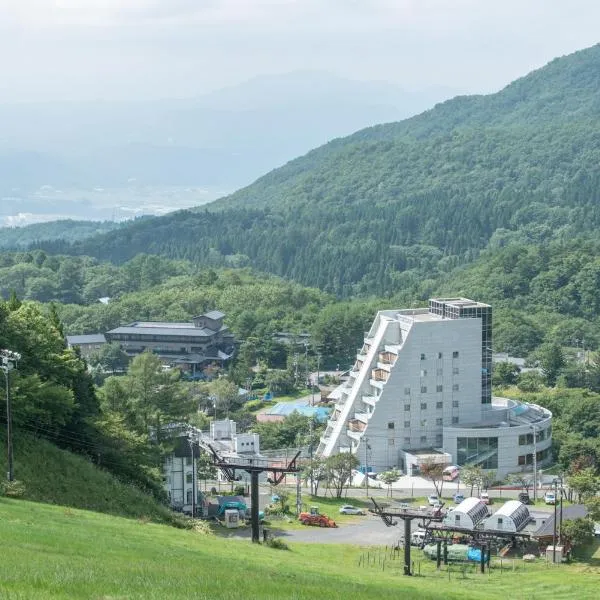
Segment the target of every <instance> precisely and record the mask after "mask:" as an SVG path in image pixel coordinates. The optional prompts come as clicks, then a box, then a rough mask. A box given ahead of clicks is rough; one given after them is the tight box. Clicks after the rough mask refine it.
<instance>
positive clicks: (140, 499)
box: [0, 430, 174, 523]
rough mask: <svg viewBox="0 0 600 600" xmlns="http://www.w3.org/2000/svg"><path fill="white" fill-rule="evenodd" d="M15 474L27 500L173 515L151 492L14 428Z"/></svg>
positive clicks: (1, 434) (163, 518)
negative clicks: (21, 484)
mask: <svg viewBox="0 0 600 600" xmlns="http://www.w3.org/2000/svg"><path fill="white" fill-rule="evenodd" d="M5 439H6V438H5V431H3V430H2V431H0V443H1V444H2V446H1V447H2V449H3V450H2V452H0V473H6V470H7V467H6V452H4V448H5ZM14 472H15V478H16V479H18V480H19V481H23V482H24V483H25V486H26V495H25V497H26V498H27V499H28V500H35V501H38V502H45V503H48V504H60V505H64V506H71V507H75V508H86V509H89V510H95V511H98V512H105V513H110V514H114V515H121V516H125V517H144V518H147V519H151V520H153V521H158V522H165V523H169V522H172V521H173V518H174V517H173V514H172V513H171V511H170V510H168V509H167V508H166V507H164V506H162V505H160V504H159V503H158V502H156V501H155V500H154V499H153V498H152V497H151V496H149V495H147V494H145V493H143V492H142V491H140V490H139V489H138V488H136V487H134V486H133V485H127V484H125V483H122V482H121V481H119V480H118V479H116V478H115V477H114V476H113V475H111V474H110V473H108V472H107V471H103V470H102V469H99V468H98V467H96V466H94V465H93V464H91V463H90V462H89V461H87V460H85V458H83V457H81V456H78V455H76V454H72V453H70V452H67V451H66V450H61V449H60V448H57V447H56V446H54V445H52V444H51V443H49V442H48V441H46V440H42V439H38V438H36V437H34V436H32V435H29V434H25V433H22V432H19V431H17V432H15V436H14Z"/></svg>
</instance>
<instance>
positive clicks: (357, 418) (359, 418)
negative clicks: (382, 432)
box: [353, 412, 369, 425]
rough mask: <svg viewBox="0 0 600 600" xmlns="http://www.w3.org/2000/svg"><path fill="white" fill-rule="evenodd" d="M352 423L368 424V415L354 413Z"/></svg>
mask: <svg viewBox="0 0 600 600" xmlns="http://www.w3.org/2000/svg"><path fill="white" fill-rule="evenodd" d="M353 420H354V421H357V422H360V423H364V424H365V425H366V424H367V423H368V422H369V414H368V413H359V412H357V413H354V419H353Z"/></svg>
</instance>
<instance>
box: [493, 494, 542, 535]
mask: <svg viewBox="0 0 600 600" xmlns="http://www.w3.org/2000/svg"><path fill="white" fill-rule="evenodd" d="M530 520H531V516H530V515H529V509H528V508H527V507H526V506H525V505H524V504H523V503H522V502H519V501H518V500H509V501H508V502H505V503H504V504H503V505H502V506H501V507H500V509H499V510H497V511H496V512H495V513H494V514H493V515H492V516H491V517H488V518H487V519H486V520H485V521H484V523H483V528H484V529H485V530H486V531H504V532H508V533H518V532H519V531H521V529H523V527H525V525H527V523H529V521H530Z"/></svg>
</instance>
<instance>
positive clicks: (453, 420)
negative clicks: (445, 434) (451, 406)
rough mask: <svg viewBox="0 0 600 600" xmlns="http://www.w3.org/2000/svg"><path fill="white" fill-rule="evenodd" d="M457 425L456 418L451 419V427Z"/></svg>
mask: <svg viewBox="0 0 600 600" xmlns="http://www.w3.org/2000/svg"><path fill="white" fill-rule="evenodd" d="M457 423H458V417H452V425H456V424H457Z"/></svg>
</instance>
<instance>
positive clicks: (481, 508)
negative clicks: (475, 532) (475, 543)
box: [444, 498, 488, 529]
mask: <svg viewBox="0 0 600 600" xmlns="http://www.w3.org/2000/svg"><path fill="white" fill-rule="evenodd" d="M487 516H488V509H487V506H486V505H485V504H484V503H483V502H482V501H481V500H480V499H479V498H465V499H464V500H463V501H462V502H461V503H460V504H459V505H458V506H457V507H456V508H455V509H454V510H453V511H451V512H449V513H448V514H447V515H446V516H445V517H444V525H446V527H460V528H461V529H475V527H477V525H479V523H481V522H482V521H483V520H484V519H485V518H486V517H487Z"/></svg>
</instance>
